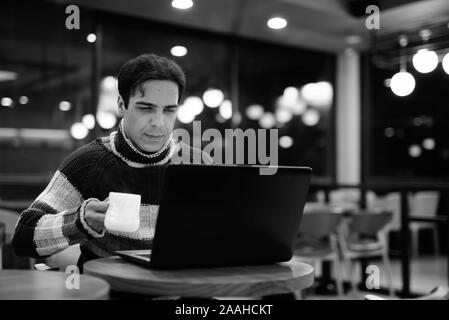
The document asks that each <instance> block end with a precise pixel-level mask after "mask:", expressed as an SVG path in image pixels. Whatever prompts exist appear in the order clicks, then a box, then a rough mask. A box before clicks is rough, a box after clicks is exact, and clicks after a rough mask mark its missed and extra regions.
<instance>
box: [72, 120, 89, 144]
mask: <svg viewBox="0 0 449 320" xmlns="http://www.w3.org/2000/svg"><path fill="white" fill-rule="evenodd" d="M70 134H71V135H72V137H73V138H75V139H77V140H82V139H84V138H85V137H87V135H88V134H89V129H87V128H86V127H85V126H84V124H82V123H81V122H75V123H74V124H72V126H71V127H70Z"/></svg>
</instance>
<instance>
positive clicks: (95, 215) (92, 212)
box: [84, 199, 109, 233]
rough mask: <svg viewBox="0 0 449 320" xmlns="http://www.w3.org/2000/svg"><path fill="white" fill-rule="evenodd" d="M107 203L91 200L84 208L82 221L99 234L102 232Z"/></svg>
mask: <svg viewBox="0 0 449 320" xmlns="http://www.w3.org/2000/svg"><path fill="white" fill-rule="evenodd" d="M108 207H109V202H108V201H107V200H105V201H98V200H95V199H94V200H91V201H89V203H87V205H86V207H85V208H84V219H85V220H86V222H87V224H88V225H89V226H90V227H91V228H92V229H94V230H95V231H96V232H98V233H101V232H103V230H104V218H105V214H106V210H108Z"/></svg>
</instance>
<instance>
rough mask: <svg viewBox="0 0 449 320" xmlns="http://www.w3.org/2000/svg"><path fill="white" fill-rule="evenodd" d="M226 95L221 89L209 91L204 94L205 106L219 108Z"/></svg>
mask: <svg viewBox="0 0 449 320" xmlns="http://www.w3.org/2000/svg"><path fill="white" fill-rule="evenodd" d="M223 99H224V94H223V91H221V90H220V89H208V90H206V91H205V92H204V94H203V101H204V104H205V105H206V106H208V107H210V108H217V107H218V106H220V104H221V103H222V102H223Z"/></svg>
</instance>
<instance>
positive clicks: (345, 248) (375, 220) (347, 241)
mask: <svg viewBox="0 0 449 320" xmlns="http://www.w3.org/2000/svg"><path fill="white" fill-rule="evenodd" d="M391 219H392V213H391V212H388V211H373V210H366V211H361V212H360V213H357V214H354V215H352V216H351V219H350V221H348V222H347V223H345V224H342V227H341V228H340V230H339V233H338V239H339V243H340V248H341V253H342V257H343V261H344V264H345V266H346V270H347V274H348V275H349V278H350V282H351V285H352V289H353V291H354V294H355V293H356V292H357V285H356V281H355V279H354V276H353V267H354V265H353V263H352V261H353V260H356V259H360V258H370V257H378V256H381V257H382V262H383V265H384V267H385V269H386V271H387V278H388V286H389V293H390V295H393V292H394V291H393V283H392V271H391V265H390V260H389V257H388V238H387V236H386V231H387V228H388V224H389V223H390V221H391Z"/></svg>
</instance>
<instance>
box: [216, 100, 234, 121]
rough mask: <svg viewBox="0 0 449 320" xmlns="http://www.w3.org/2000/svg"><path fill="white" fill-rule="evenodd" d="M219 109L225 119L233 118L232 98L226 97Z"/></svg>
mask: <svg viewBox="0 0 449 320" xmlns="http://www.w3.org/2000/svg"><path fill="white" fill-rule="evenodd" d="M218 111H219V112H220V115H221V116H222V117H223V118H224V119H231V118H232V102H231V101H230V100H228V99H226V100H225V101H223V103H222V104H221V105H220V109H219V110H218Z"/></svg>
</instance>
